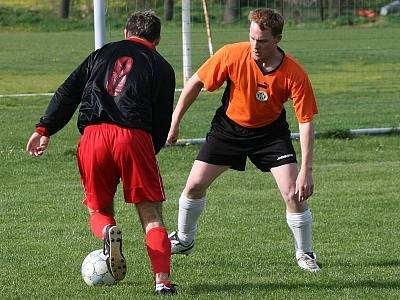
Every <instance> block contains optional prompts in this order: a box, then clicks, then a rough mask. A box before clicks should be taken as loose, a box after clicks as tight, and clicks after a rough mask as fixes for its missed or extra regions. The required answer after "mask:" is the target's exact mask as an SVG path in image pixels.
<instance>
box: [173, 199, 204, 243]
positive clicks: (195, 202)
mask: <svg viewBox="0 0 400 300" xmlns="http://www.w3.org/2000/svg"><path fill="white" fill-rule="evenodd" d="M205 203H206V197H205V196H204V197H203V198H200V199H189V198H187V197H186V196H185V195H183V193H182V195H181V197H180V198H179V213H178V238H179V240H180V241H181V242H182V243H183V244H184V245H189V244H190V243H191V242H192V241H193V240H194V236H195V235H196V232H197V221H198V219H199V217H200V215H201V213H202V212H203V210H204V206H205Z"/></svg>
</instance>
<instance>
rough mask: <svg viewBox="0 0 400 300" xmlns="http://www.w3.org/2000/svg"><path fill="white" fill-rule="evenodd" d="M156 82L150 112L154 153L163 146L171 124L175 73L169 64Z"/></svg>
mask: <svg viewBox="0 0 400 300" xmlns="http://www.w3.org/2000/svg"><path fill="white" fill-rule="evenodd" d="M159 75H160V74H159ZM157 82H158V88H157V89H156V90H157V92H156V96H155V101H154V102H153V113H152V138H153V146H154V151H155V153H156V154H157V153H158V152H160V150H161V148H162V147H164V145H165V142H166V141H167V136H168V132H169V128H170V126H171V119H172V110H173V106H174V96H175V73H174V70H173V69H172V67H171V66H170V65H168V68H167V72H165V73H164V76H163V77H162V78H158V80H157Z"/></svg>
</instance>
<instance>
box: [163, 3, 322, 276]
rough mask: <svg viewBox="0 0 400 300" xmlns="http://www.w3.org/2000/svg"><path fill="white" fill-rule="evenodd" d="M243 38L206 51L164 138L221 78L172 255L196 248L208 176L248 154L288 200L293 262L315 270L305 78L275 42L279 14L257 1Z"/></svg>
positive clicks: (174, 133)
mask: <svg viewBox="0 0 400 300" xmlns="http://www.w3.org/2000/svg"><path fill="white" fill-rule="evenodd" d="M249 21H250V30H249V39H250V41H248V42H241V43H235V44H229V45H226V46H224V47H222V48H221V49H220V50H219V51H217V52H216V53H215V55H213V56H212V57H210V58H209V59H208V60H207V61H206V62H205V63H204V64H203V65H202V66H201V67H200V68H199V69H198V71H197V72H196V73H195V74H194V75H193V76H192V77H191V78H190V79H189V80H188V82H187V83H186V85H185V87H184V89H183V91H182V93H181V95H180V98H179V101H178V103H177V105H176V107H175V110H174V113H173V116H172V124H171V128H170V131H169V134H168V138H167V142H168V143H171V144H173V143H175V142H176V141H177V138H178V134H179V125H180V122H181V120H182V118H183V116H184V114H185V112H186V111H187V109H188V108H189V107H190V105H191V104H192V103H193V102H194V101H195V100H196V98H197V97H198V95H199V92H200V90H201V89H202V88H203V87H204V88H205V89H206V90H208V91H214V90H216V89H217V88H219V87H221V86H222V85H223V84H224V83H226V88H225V92H224V94H223V96H222V105H221V107H220V108H219V109H218V110H217V111H216V113H215V116H214V118H213V120H212V123H211V129H210V132H209V133H208V134H207V138H206V142H205V144H204V145H203V146H202V148H201V150H200V152H199V154H198V156H197V158H196V160H195V162H194V164H193V167H192V170H191V172H190V175H189V177H188V179H187V182H186V186H185V188H184V190H183V192H182V194H181V197H180V199H179V214H178V231H177V232H172V233H171V234H170V236H169V237H170V240H171V247H172V253H173V254H189V253H190V252H192V251H193V249H194V238H195V234H196V231H197V222H198V218H199V217H200V215H201V213H202V211H203V209H204V206H205V202H206V192H207V189H208V187H209V186H210V185H211V184H212V183H213V181H214V180H215V179H216V178H217V177H218V176H219V175H221V174H222V173H223V172H224V171H226V170H228V169H229V168H231V169H234V170H239V171H243V170H244V169H245V164H246V159H247V158H249V159H250V161H251V162H252V163H253V164H254V165H255V166H256V167H257V168H258V169H259V170H261V171H262V172H271V174H272V176H273V177H274V178H275V180H276V183H277V185H278V188H279V190H280V192H281V194H282V197H283V199H284V202H285V204H286V220H287V223H288V225H289V227H290V229H291V231H292V233H293V237H294V242H295V257H296V261H297V263H298V265H299V267H301V268H302V269H305V270H308V271H312V272H315V271H318V270H319V266H318V264H317V262H316V256H315V253H314V251H313V248H312V215H311V211H310V209H309V207H308V205H307V201H306V200H307V199H308V198H309V197H310V196H311V195H312V193H313V190H314V183H313V176H312V160H313V146H314V126H313V122H312V121H313V116H314V115H315V114H316V113H317V112H318V110H317V105H316V100H315V97H314V93H313V90H312V86H311V83H310V81H309V79H308V76H307V74H306V72H305V71H304V70H303V68H302V67H301V66H300V65H299V63H298V62H296V60H295V59H294V58H293V57H291V56H290V55H289V54H287V53H285V52H284V51H283V50H282V49H281V48H279V47H278V43H279V42H280V41H281V39H282V30H283V25H284V20H283V17H282V16H281V15H280V14H279V13H277V12H275V11H274V10H271V9H267V8H259V9H256V10H254V11H251V12H250V14H249ZM288 99H291V101H292V105H293V108H294V112H295V114H296V117H297V120H298V123H299V131H300V146H301V165H300V169H298V167H297V160H296V153H295V151H294V149H293V145H292V142H291V138H290V130H289V125H288V123H287V121H286V112H285V109H284V103H285V102H286V101H287V100H288Z"/></svg>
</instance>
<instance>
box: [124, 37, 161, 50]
mask: <svg viewBox="0 0 400 300" xmlns="http://www.w3.org/2000/svg"><path fill="white" fill-rule="evenodd" d="M127 40H128V41H131V42H134V43H139V44H142V45H144V46H146V47H148V48H150V49H156V46H154V44H153V43H150V42H149V41H146V40H143V39H140V38H137V37H134V36H130V37H128V38H127Z"/></svg>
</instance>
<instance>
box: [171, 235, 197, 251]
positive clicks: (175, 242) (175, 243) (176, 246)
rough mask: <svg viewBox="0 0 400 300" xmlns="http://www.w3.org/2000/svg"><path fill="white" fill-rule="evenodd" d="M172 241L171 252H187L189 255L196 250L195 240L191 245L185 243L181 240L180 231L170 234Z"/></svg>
mask: <svg viewBox="0 0 400 300" xmlns="http://www.w3.org/2000/svg"><path fill="white" fill-rule="evenodd" d="M168 238H169V240H170V242H171V254H185V255H188V254H190V253H192V252H193V250H194V240H193V241H192V242H191V243H190V244H189V245H186V246H185V245H183V244H182V243H181V241H180V240H179V237H178V233H177V232H176V231H173V232H171V233H170V234H169V236H168Z"/></svg>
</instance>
